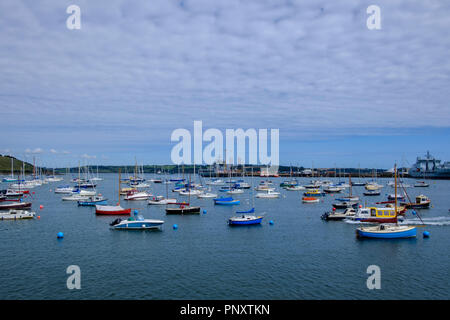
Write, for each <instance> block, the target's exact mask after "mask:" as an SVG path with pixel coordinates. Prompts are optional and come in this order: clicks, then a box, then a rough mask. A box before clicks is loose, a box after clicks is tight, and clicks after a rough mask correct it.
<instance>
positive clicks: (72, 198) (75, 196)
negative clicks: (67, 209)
mask: <svg viewBox="0 0 450 320" xmlns="http://www.w3.org/2000/svg"><path fill="white" fill-rule="evenodd" d="M89 199H90V197H89V196H82V195H79V194H72V195H70V196H68V197H62V198H61V200H63V201H88V200H89Z"/></svg>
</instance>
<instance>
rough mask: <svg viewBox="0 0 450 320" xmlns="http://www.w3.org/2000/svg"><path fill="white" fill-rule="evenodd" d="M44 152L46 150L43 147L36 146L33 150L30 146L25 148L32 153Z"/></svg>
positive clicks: (26, 151)
mask: <svg viewBox="0 0 450 320" xmlns="http://www.w3.org/2000/svg"><path fill="white" fill-rule="evenodd" d="M43 152H44V150H43V149H41V148H35V149H33V150H31V149H30V148H27V149H26V150H25V153H31V154H40V153H43Z"/></svg>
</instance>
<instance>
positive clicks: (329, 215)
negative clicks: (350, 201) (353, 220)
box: [320, 208, 356, 221]
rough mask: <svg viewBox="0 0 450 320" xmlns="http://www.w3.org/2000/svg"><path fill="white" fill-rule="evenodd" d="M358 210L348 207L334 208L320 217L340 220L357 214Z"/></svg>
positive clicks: (326, 219)
mask: <svg viewBox="0 0 450 320" xmlns="http://www.w3.org/2000/svg"><path fill="white" fill-rule="evenodd" d="M355 213H356V211H355V209H354V208H347V209H345V211H341V212H339V211H336V209H333V211H331V212H325V213H324V214H323V215H322V216H321V217H320V218H321V219H322V220H325V221H330V220H331V221H339V220H344V219H347V218H350V217H353V216H354V215H355Z"/></svg>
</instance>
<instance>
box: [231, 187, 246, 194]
mask: <svg viewBox="0 0 450 320" xmlns="http://www.w3.org/2000/svg"><path fill="white" fill-rule="evenodd" d="M242 193H244V190H242V189H238V188H232V189H231V190H228V191H227V194H242Z"/></svg>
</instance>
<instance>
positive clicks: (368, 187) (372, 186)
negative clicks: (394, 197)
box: [365, 182, 383, 191]
mask: <svg viewBox="0 0 450 320" xmlns="http://www.w3.org/2000/svg"><path fill="white" fill-rule="evenodd" d="M365 188H366V190H368V191H376V190H380V189H381V188H383V186H382V185H381V184H378V183H376V182H369V183H367V184H366V185H365Z"/></svg>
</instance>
